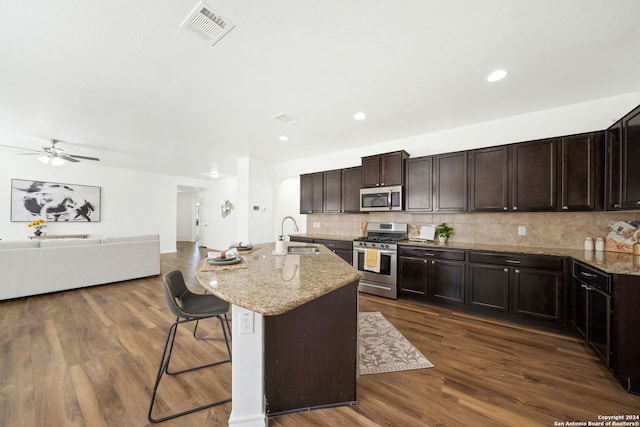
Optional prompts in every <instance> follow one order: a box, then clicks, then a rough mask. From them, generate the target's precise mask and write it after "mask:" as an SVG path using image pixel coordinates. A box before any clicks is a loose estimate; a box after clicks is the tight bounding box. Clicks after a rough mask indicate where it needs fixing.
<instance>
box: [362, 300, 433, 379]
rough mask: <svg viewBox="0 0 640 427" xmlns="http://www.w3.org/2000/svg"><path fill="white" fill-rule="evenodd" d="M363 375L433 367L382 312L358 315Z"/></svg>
mask: <svg viewBox="0 0 640 427" xmlns="http://www.w3.org/2000/svg"><path fill="white" fill-rule="evenodd" d="M358 327H359V329H360V331H359V338H360V374H361V375H366V374H380V373H383V372H394V371H408V370H411V369H422V368H433V364H432V363H431V362H429V361H428V360H427V358H426V357H424V355H423V354H422V353H420V351H419V350H418V349H417V348H415V347H414V346H413V344H411V343H410V342H409V341H407V339H406V338H405V337H404V336H403V335H402V334H401V333H400V331H398V330H397V329H396V328H395V327H394V326H393V325H392V324H391V323H390V322H389V321H388V320H387V319H385V317H384V316H383V315H382V313H380V312H379V311H376V312H365V313H358Z"/></svg>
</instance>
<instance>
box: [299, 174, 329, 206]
mask: <svg viewBox="0 0 640 427" xmlns="http://www.w3.org/2000/svg"><path fill="white" fill-rule="evenodd" d="M323 187H324V174H323V173H322V172H316V173H310V174H305V175H300V213H301V214H309V213H320V212H322V209H323V192H324V189H323Z"/></svg>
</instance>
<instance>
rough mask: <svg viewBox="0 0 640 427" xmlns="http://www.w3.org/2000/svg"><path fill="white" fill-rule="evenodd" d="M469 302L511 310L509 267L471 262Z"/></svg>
mask: <svg viewBox="0 0 640 427" xmlns="http://www.w3.org/2000/svg"><path fill="white" fill-rule="evenodd" d="M469 304H470V305H471V306H472V307H476V308H486V309H490V310H497V311H502V312H505V313H506V312H508V311H509V269H508V268H506V267H501V266H496V265H484V264H469Z"/></svg>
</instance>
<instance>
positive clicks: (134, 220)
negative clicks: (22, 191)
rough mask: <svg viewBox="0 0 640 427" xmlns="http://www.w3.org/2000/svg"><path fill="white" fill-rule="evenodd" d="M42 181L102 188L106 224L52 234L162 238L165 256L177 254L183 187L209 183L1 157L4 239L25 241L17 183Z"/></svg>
mask: <svg viewBox="0 0 640 427" xmlns="http://www.w3.org/2000/svg"><path fill="white" fill-rule="evenodd" d="M12 178H17V179H26V180H41V181H49V182H60V183H68V184H81V185H93V186H98V187H101V190H102V194H101V206H102V212H101V221H100V222H67V223H62V222H59V223H49V224H48V227H47V229H46V231H47V233H49V234H76V233H88V234H90V235H93V236H98V237H102V236H122V235H134V234H148V233H159V234H160V250H161V251H162V252H175V251H176V244H175V242H176V221H177V207H176V205H177V197H176V194H177V187H178V185H188V186H193V187H206V186H208V185H209V184H210V183H209V181H201V180H194V179H190V178H182V177H174V176H168V175H159V174H152V173H146V172H137V171H132V170H127V169H119V168H110V167H105V166H102V165H100V164H95V163H89V162H82V163H76V164H65V165H63V166H50V165H49V166H48V165H44V164H42V163H40V162H39V161H38V160H37V159H36V158H35V157H31V156H19V155H16V154H13V153H10V152H7V151H3V152H2V153H0V238H1V239H5V240H11V239H25V238H26V237H27V236H28V235H30V234H32V230H31V229H28V228H27V224H26V223H25V222H11V215H10V210H11V208H10V203H11V179H12Z"/></svg>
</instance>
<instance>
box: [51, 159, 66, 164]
mask: <svg viewBox="0 0 640 427" xmlns="http://www.w3.org/2000/svg"><path fill="white" fill-rule="evenodd" d="M51 164H52V165H53V166H60V165H64V159H61V158H60V157H54V158H53V159H51Z"/></svg>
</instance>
